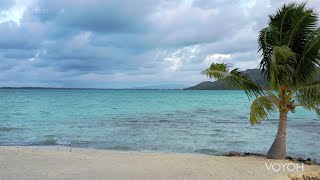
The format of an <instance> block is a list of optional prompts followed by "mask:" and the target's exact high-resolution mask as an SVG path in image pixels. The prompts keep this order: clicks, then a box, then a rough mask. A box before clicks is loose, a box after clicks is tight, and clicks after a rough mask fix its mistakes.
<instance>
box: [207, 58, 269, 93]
mask: <svg viewBox="0 0 320 180" xmlns="http://www.w3.org/2000/svg"><path fill="white" fill-rule="evenodd" d="M229 68H230V65H228V64H225V63H212V64H211V66H210V68H208V69H206V70H204V71H203V74H205V75H207V76H208V77H209V78H211V79H216V80H222V81H224V82H226V83H227V84H228V85H229V86H230V87H233V88H235V89H241V90H244V91H245V93H246V94H247V96H248V97H249V98H251V97H254V96H258V95H262V94H263V90H262V87H261V86H260V85H259V84H256V83H255V82H253V81H252V80H250V79H249V77H248V76H247V75H246V74H245V73H243V72H240V71H239V69H237V68H236V69H233V70H231V71H230V70H229Z"/></svg>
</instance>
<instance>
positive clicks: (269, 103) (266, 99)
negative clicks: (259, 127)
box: [250, 96, 278, 125]
mask: <svg viewBox="0 0 320 180" xmlns="http://www.w3.org/2000/svg"><path fill="white" fill-rule="evenodd" d="M277 104H278V102H277V99H275V98H274V97H273V96H259V97H257V98H256V99H255V100H254V101H253V102H252V105H251V109H250V124H251V125H254V124H257V123H260V122H261V121H262V120H265V119H268V114H269V113H271V112H275V111H277Z"/></svg>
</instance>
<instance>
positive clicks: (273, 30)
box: [203, 3, 320, 159]
mask: <svg viewBox="0 0 320 180" xmlns="http://www.w3.org/2000/svg"><path fill="white" fill-rule="evenodd" d="M317 21H318V17H317V14H316V13H315V12H314V10H313V9H309V8H307V7H306V3H302V4H296V3H291V4H285V5H283V6H282V8H280V9H279V10H278V11H277V12H276V13H275V14H274V15H270V16H269V24H268V27H266V28H264V29H262V30H261V31H260V35H259V38H258V43H259V52H261V53H262V60H261V62H260V65H259V68H260V69H261V70H262V71H261V72H262V74H263V75H264V77H265V79H266V80H267V82H268V83H269V87H262V86H261V85H259V84H257V83H255V82H253V81H252V80H250V78H248V76H247V75H246V74H244V73H242V72H240V71H239V69H237V68H235V69H232V70H231V69H230V65H228V64H225V63H213V64H211V66H210V68H208V69H206V70H205V71H203V73H204V74H206V75H207V76H208V77H209V78H214V79H217V80H223V81H225V82H226V83H227V84H228V85H229V86H231V87H234V88H236V89H242V90H244V91H245V93H246V94H247V96H248V97H249V98H255V99H254V101H253V102H252V105H251V109H250V123H251V125H254V124H257V123H260V122H261V121H262V120H264V119H267V117H268V115H269V113H271V112H279V114H280V117H279V125H278V132H277V135H276V138H275V140H274V142H273V144H272V146H271V148H270V150H269V151H268V154H267V158H271V159H285V158H286V133H287V114H288V113H289V112H295V109H296V107H297V106H302V107H304V108H306V109H308V110H311V111H315V112H316V113H317V114H318V115H319V116H320V81H314V75H315V72H316V70H317V68H318V67H319V65H320V51H319V49H320V28H319V27H317Z"/></svg>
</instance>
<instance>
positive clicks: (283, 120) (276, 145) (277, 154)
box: [267, 110, 287, 159]
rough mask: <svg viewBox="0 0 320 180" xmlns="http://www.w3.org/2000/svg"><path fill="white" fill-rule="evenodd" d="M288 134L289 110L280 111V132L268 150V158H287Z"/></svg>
mask: <svg viewBox="0 0 320 180" xmlns="http://www.w3.org/2000/svg"><path fill="white" fill-rule="evenodd" d="M286 135H287V112H286V111H285V110H281V111H280V119H279V126H278V133H277V136H276V139H275V140H274V141H273V144H272V146H271V148H270V149H269V151H268V154H267V158H269V159H285V158H286Z"/></svg>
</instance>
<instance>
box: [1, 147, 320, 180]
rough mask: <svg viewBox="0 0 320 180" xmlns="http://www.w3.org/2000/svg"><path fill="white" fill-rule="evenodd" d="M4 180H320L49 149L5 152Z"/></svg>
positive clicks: (250, 163)
mask: <svg viewBox="0 0 320 180" xmlns="http://www.w3.org/2000/svg"><path fill="white" fill-rule="evenodd" d="M0 163H1V164H0V179H33V180H34V179H130V180H134V179H146V180H147V179H152V180H157V179H163V180H169V179H248V180H249V179H289V177H288V175H291V176H292V175H294V176H301V175H302V174H306V175H309V174H311V175H317V176H319V175H320V166H315V165H304V171H303V172H302V171H301V170H300V169H299V171H294V172H289V171H279V172H274V171H272V170H271V171H268V169H267V167H266V165H265V163H267V164H269V163H290V161H278V160H269V159H264V158H259V157H224V156H209V155H194V154H173V153H154V152H150V153H149V152H125V151H109V150H94V149H74V148H72V149H71V151H70V148H47V147H3V146H2V147H0Z"/></svg>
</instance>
